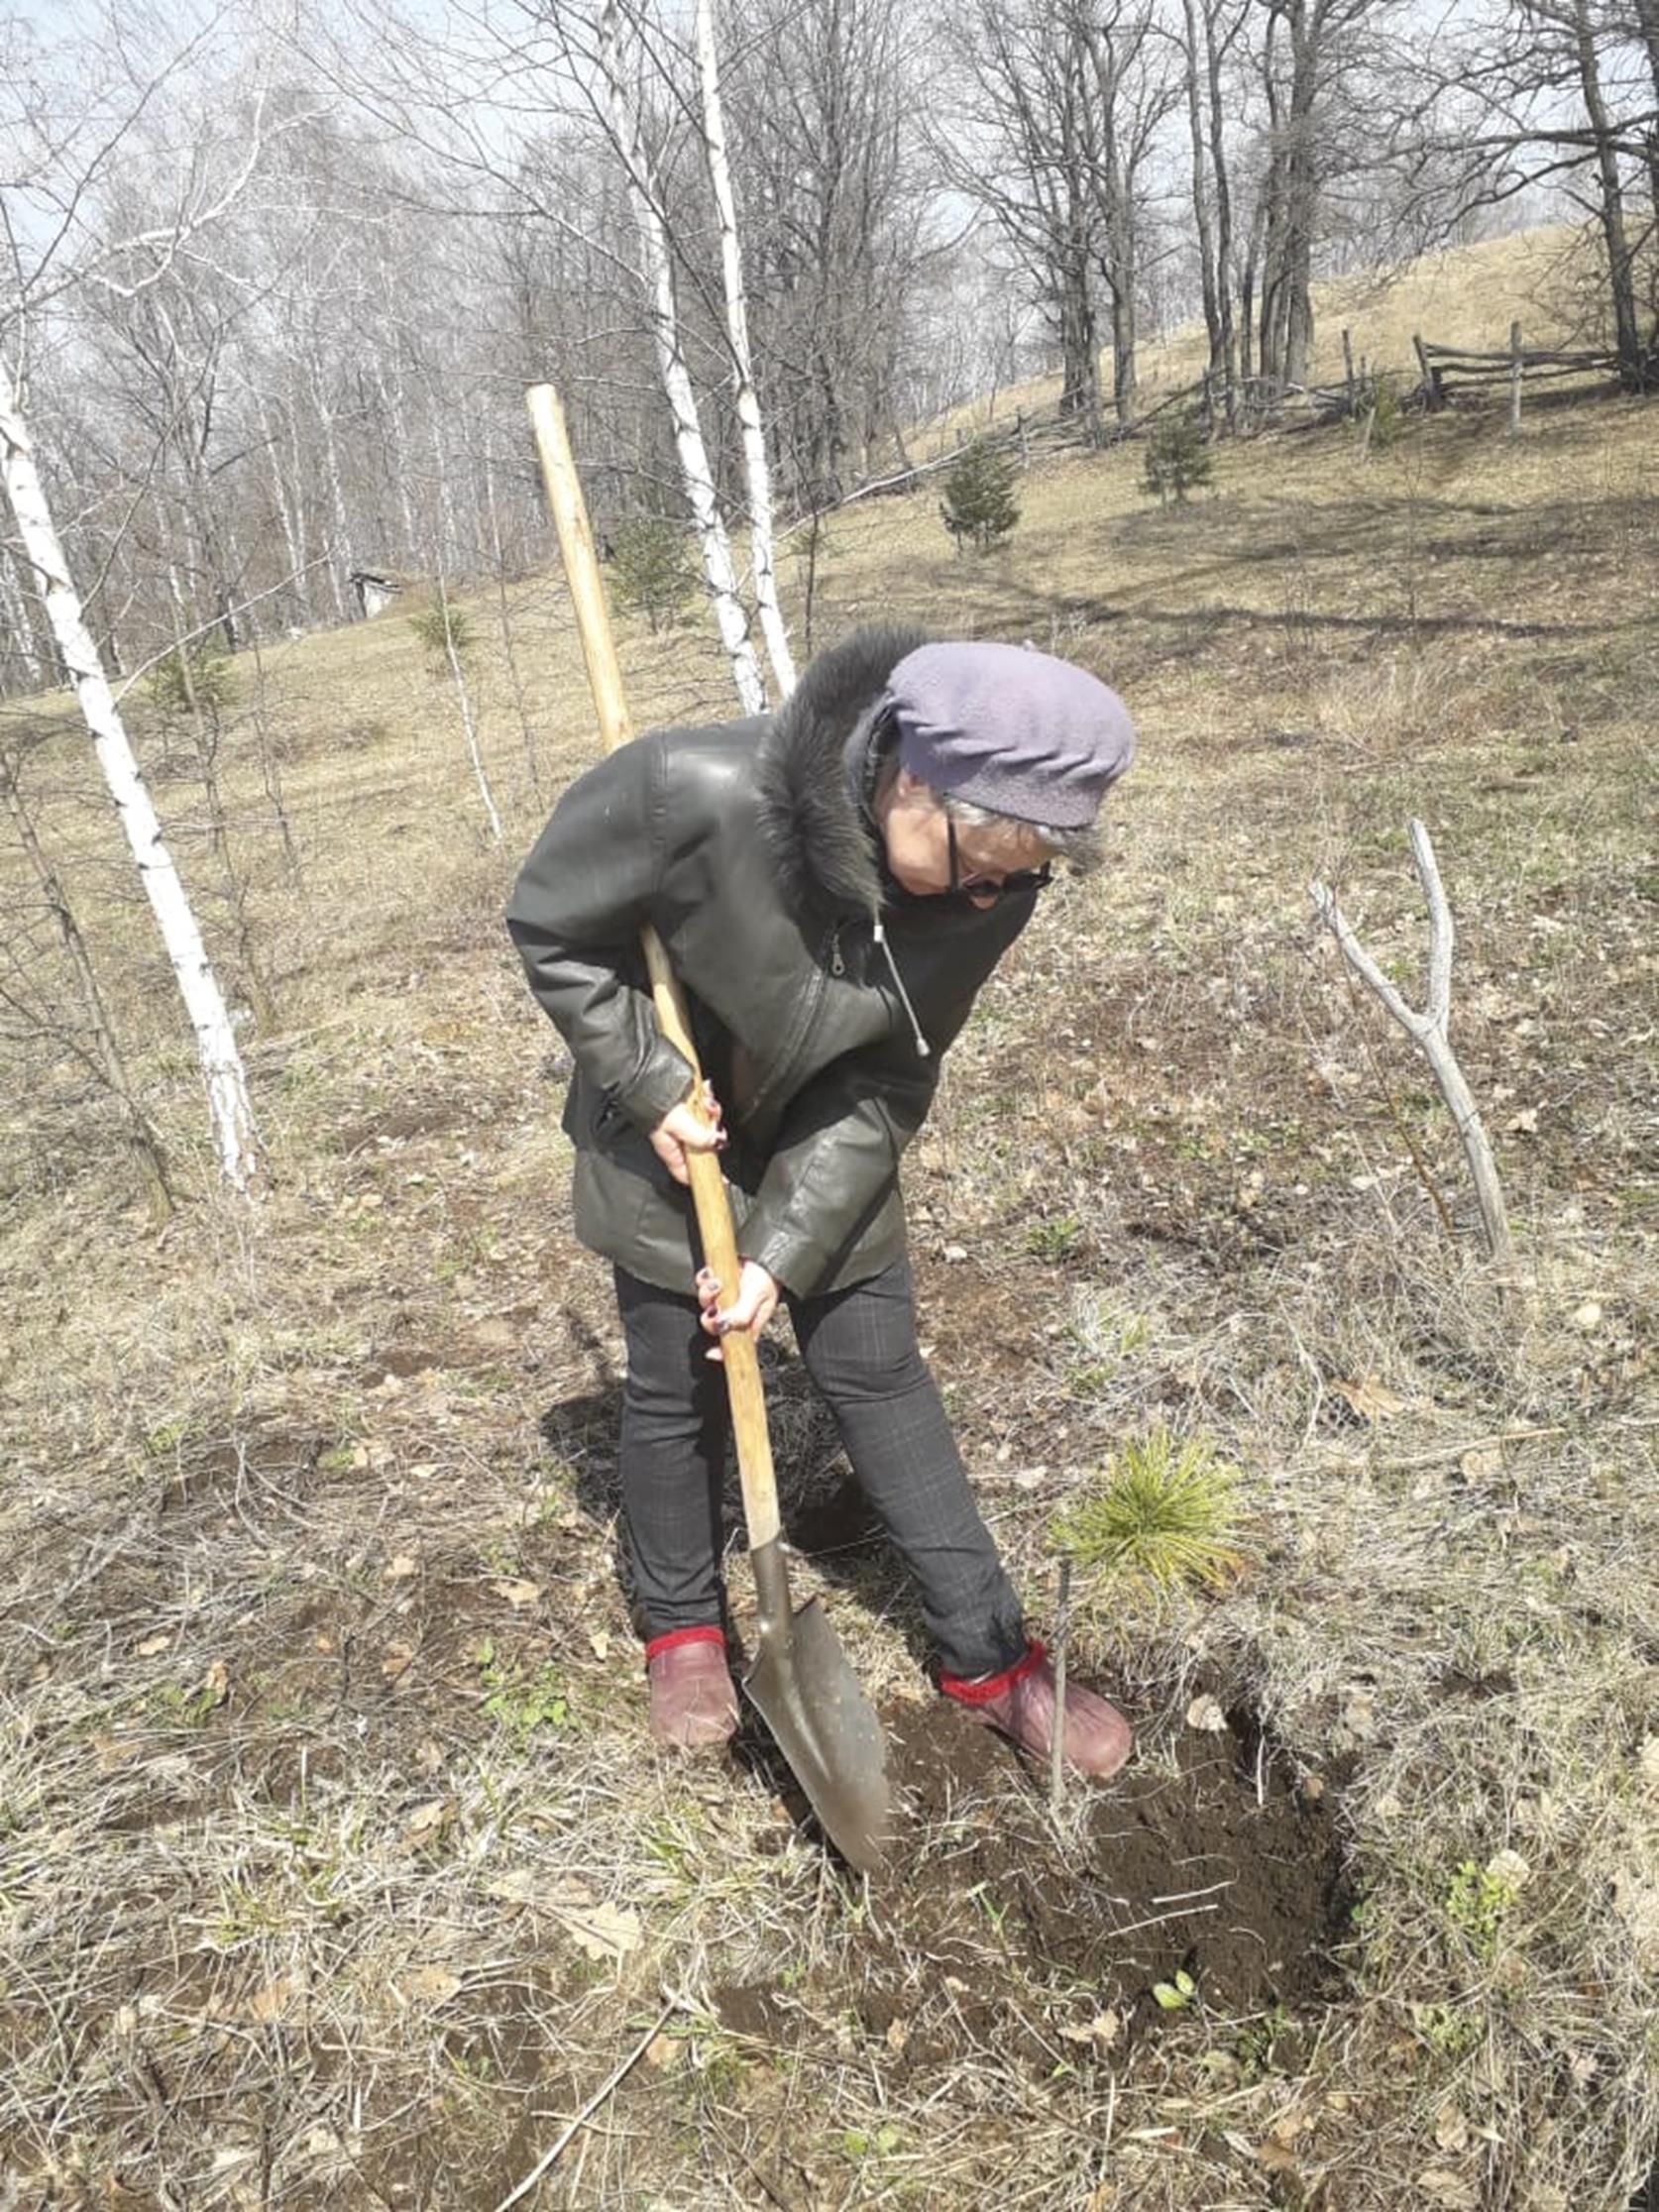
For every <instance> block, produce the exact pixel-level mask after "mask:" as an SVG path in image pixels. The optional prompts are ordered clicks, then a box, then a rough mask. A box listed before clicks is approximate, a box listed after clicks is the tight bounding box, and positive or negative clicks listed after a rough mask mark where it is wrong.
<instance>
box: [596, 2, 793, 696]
mask: <svg viewBox="0 0 1659 2212" xmlns="http://www.w3.org/2000/svg"><path fill="white" fill-rule="evenodd" d="M600 67H601V70H602V72H603V74H604V77H605V88H606V93H607V96H608V99H609V103H610V116H611V124H612V127H613V129H614V131H615V134H616V142H617V147H618V150H619V151H620V153H621V157H622V166H623V167H624V168H625V169H626V171H627V179H628V198H629V200H630V202H631V203H632V206H633V216H634V222H635V224H636V225H637V227H638V230H639V242H640V246H641V248H642V250H643V253H644V257H645V270H644V276H645V291H646V303H647V308H648V311H649V314H650V320H651V333H652V336H653V338H654V339H655V341H656V348H657V370H658V374H659V375H660V376H661V378H662V387H663V391H664V393H665V394H666V395H667V399H668V405H669V410H670V412H671V413H672V415H673V417H674V444H675V449H676V451H677V453H678V454H679V458H680V475H681V478H682V480H683V481H684V484H685V487H686V497H687V498H688V499H689V500H690V501H691V510H692V515H693V517H694V519H695V521H696V524H697V534H698V537H699V540H700V541H701V543H702V547H703V568H704V573H705V575H706V576H707V577H708V579H709V595H710V597H711V598H712V599H713V601H714V603H715V619H716V620H717V622H718V623H719V632H720V641H721V643H722V644H723V645H724V647H725V650H726V657H727V658H728V659H729V661H730V662H731V674H732V680H733V682H734V683H735V684H736V686H737V697H738V698H739V700H741V702H742V705H743V712H744V713H745V714H746V715H759V714H764V713H765V711H766V686H765V683H764V681H763V679H762V677H761V673H760V662H759V660H758V659H757V658H756V655H755V649H754V640H753V638H752V637H751V636H750V634H749V619H748V616H747V614H745V612H744V611H743V603H742V601H741V600H740V599H739V598H738V596H737V577H736V572H735V570H734V569H733V568H732V565H731V544H730V540H729V539H728V538H727V536H726V531H725V523H724V521H723V520H722V519H721V516H720V510H719V499H718V498H717V496H716V492H715V477H714V471H713V470H712V469H711V467H710V466H709V451H708V448H707V447H706V446H705V444H704V442H703V427H702V424H701V423H700V422H699V420H698V414H697V394H696V392H695V391H694V389H693V387H692V380H691V371H690V370H689V369H688V368H687V366H686V357H685V351H684V349H683V348H682V346H681V344H680V317H679V311H678V308H677V306H676V304H675V298H674V264H673V260H672V257H671V256H670V253H669V248H668V234H667V232H666V230H665V229H664V227H663V221H662V217H661V215H660V214H659V212H658V210H657V204H656V200H655V197H654V195H653V193H652V190H651V174H650V166H649V164H648V163H647V161H646V159H645V147H644V141H643V140H642V138H641V136H640V130H639V116H638V112H637V110H636V109H635V107H634V104H633V101H632V100H631V99H630V98H629V96H628V90H627V85H626V83H625V81H624V78H623V74H622V56H621V39H620V34H619V31H618V27H617V16H616V6H615V0H607V6H606V10H605V14H604V18H603V20H602V25H601V36H600Z"/></svg>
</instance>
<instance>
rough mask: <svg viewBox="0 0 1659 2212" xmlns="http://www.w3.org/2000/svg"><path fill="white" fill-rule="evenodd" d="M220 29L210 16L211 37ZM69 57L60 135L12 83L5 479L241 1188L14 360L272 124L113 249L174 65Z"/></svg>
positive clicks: (250, 1136) (181, 231)
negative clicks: (107, 228)
mask: <svg viewBox="0 0 1659 2212" xmlns="http://www.w3.org/2000/svg"><path fill="white" fill-rule="evenodd" d="M216 20H217V19H213V20H210V22H209V23H208V25H207V27H206V30H205V31H204V33H203V36H207V35H209V34H210V33H211V31H212V29H213V28H214V24H215V22H216ZM112 55H113V60H111V56H112ZM75 59H76V67H75V68H74V69H73V70H71V72H69V73H70V75H71V79H72V81H74V82H75V83H76V87H77V89H78V91H79V95H80V97H79V100H78V102H76V103H75V104H73V105H72V106H71V107H70V108H69V110H68V112H69V114H70V116H71V121H70V123H69V124H68V126H67V128H66V129H62V130H58V129H57V128H56V127H55V123H54V120H53V119H54V118H55V117H56V116H57V115H59V114H61V113H62V112H64V111H63V110H62V109H61V108H60V107H59V106H58V105H57V104H56V102H55V100H53V99H52V98H50V97H49V96H48V94H47V90H46V86H45V84H44V82H40V81H38V80H25V81H24V82H23V83H22V84H21V85H14V88H13V93H12V97H11V101H10V104H9V107H8V110H7V112H6V114H5V118H4V121H5V132H4V141H3V143H4V147H5V153H6V155H7V156H8V157H9V159H8V160H7V161H6V166H5V170H4V171H3V172H0V173H4V174H5V176H6V183H5V186H4V190H3V197H4V202H5V214H6V238H7V242H8V247H9V253H10V269H9V273H8V274H9V276H10V282H9V284H8V286H7V289H6V292H5V293H4V295H0V475H3V479H4V485H5V491H6V497H7V499H8V502H9V504H10V506H11V510H12V514H13V516H14V518H15V521H16V524H17V529H18V535H19V538H20V541H21V547H22V553H23V557H24V559H25V561H26V562H27V564H28V567H29V569H30V571H31V572H32V577H33V579H34V581H35V583H36V586H37V589H38V590H39V593H40V597H41V600H42V603H43V605H44V608H45V612H46V616H47V619H48V621H49V622H50V624H51V628H52V632H53V636H54V638H55V643H56V648H57V652H58V654H59V656H60V657H61V660H62V662H63V664H64V666H65V668H66V669H67V670H68V672H69V677H70V680H71V682H72V684H73V686H74V690H75V693H76V697H77V700H78V702H79V706H80V710H81V714H82V717H83V719H84V720H85V722H86V725H87V728H88V730H89V731H90V733H91V736H92V741H93V746H94V750H95V752H96V755H97V758H98V762H99V765H100V767H101V769H102V771H103V774H104V780H105V783H106V786H107V788H108V791H109V795H110V798H111V801H112V803H113V804H114V807H115V810H116V814H117V817H118V819H119V820H120V822H121V825H122V829H123V830H124V832H125V834H126V837H127V842H128V846H129V849H130V851H131V853H132V856H133V859H134V862H135V865H136V866H137V868H138V871H139V876H140V880H141V882H142V883H143V885H144V889H145V892H146V895H147V896H148V898H149V901H150V905H151V909H152V912H153V913H154V915H155V918H156V922H157V925H158V928H159V929H160V931H161V934H162V940H163V942H164V944H165V945H166V952H167V957H168V959H169V961H170V963H171V966H172V969H173V974H174V976H175V978H176V980H177V983H178V987H179V991H180V994H181V996H182V998H183V1000H184V1004H185V1008H186V1011H187V1013H188V1016H189V1020H190V1024H191V1027H192V1029H193V1030H194V1033H195V1037H196V1046H197V1052H198V1056H199V1059H200V1062H201V1068H202V1074H203V1078H204V1081H205V1083H206V1087H207V1095H208V1105H209V1112H210V1118H211V1123H212V1128H213V1134H214V1140H215V1145H216V1148H217V1152H218V1157H219V1162H220V1166H221V1168H222V1170H223V1172H224V1174H225V1175H226V1177H227V1179H228V1180H229V1181H230V1182H231V1183H232V1185H233V1186H234V1187H235V1188H237V1189H238V1190H242V1191H246V1190H248V1189H249V1188H250V1187H251V1186H252V1184H253V1182H254V1180H255V1178H256V1176H257V1174H258V1171H259V1166H260V1149H259V1141H258V1136H257V1133H256V1130H255V1126H254V1118H253V1112H252V1108H251V1106H250V1103H249V1098H248V1089H247V1080H246V1076H245V1073H244V1070H243V1066H242V1059H241V1054H240V1052H239V1051H238V1050H237V1044H236V1037H235V1033H234V1030H233V1028H232V1026H231V1020H230V1014H229V1010H228V1008H227V1007H226V1004H225V1001H224V996H223V994H222V992H221V990H220V988H219V983H218V979H217V977H216V975H215V973H214V970H213V967H212V964H211V962H210V960H209V958H208V955H207V951H206V948H205V946H204V945H203V942H202V939H201V933H200V930H199V928H198V927H197V924H196V918H195V915H194V912H193V911H192V909H191V906H190V902H189V900H188V898H187V897H186V896H185V893H184V889H183V886H182V884H181V883H180V881H179V877H178V872H177V869H176V868H175V866H174V865H173V860H172V855H171V853H170V851H169V850H168V847H167V844H166V838H165V836H164V835H163V831H162V827H161V824H160V822H159V821H158V820H157V817H156V812H155V809H154V807H153V805H152V804H151V800H150V794H149V791H148V790H147V788H146V786H145V782H144V778H143V776H142V775H141V774H140V771H139V766H138V762H137V759H136V758H135V756H134V753H133V749H132V745H131V743H130V741H129V739H128V736H127V731H126V729H125V726H124V724H123V722H122V719H121V715H120V712H119V709H118V708H117V706H116V703H115V699H114V696H113V694H112V693H111V690H110V686H109V682H108V679H107V677H106V675H105V673H104V669H103V665H102V662H101V660H100V658H99V655H98V651H97V647H96V645H95V644H94V642H93V639H92V636H91V634H90V632H89V630H88V629H87V626H86V622H85V618H84V615H83V612H82V608H81V602H80V599H79V596H78V594H77V592H76V590H75V587H74V584H73V582H72V580H71V576H70V570H69V564H68V561H67V559H66V557H65V554H64V550H63V546H62V542H61V539H60V537H59V534H58V530H57V527H56V524H55V520H54V516H53V511H52V506H51V503H50V500H49V498H48V496H47V491H46V487H45V485H44V483H43V481H42V476H41V471H40V468H39V466H38V464H37V460H36V453H35V443H34V440H33V438H32V436H31V433H30V428H29V425H28V422H27V421H26V419H25V415H24V409H23V404H22V396H21V392H20V389H19V384H18V376H19V371H18V369H17V367H15V366H14V363H24V362H27V360H28V358H29V342H30V339H31V336H32V334H33V331H34V329H35V327H36V325H37V323H38V322H39V320H40V318H42V317H44V316H46V315H48V314H49V313H50V312H51V310H52V308H53V307H54V305H55V303H56V302H58V301H60V300H62V299H63V298H64V297H65V296H66V295H68V294H70V293H71V292H72V291H73V290H74V289H75V288H76V287H77V286H80V287H88V286H89V287H93V288H95V289H97V290H99V291H100V292H102V293H104V294H106V295H112V296H119V295H121V294H122V293H123V292H127V293H136V292H137V291H138V290H140V289H142V288H144V287H145V286H146V285H147V284H148V283H150V282H153V281H155V280H157V279H158V278H159V277H160V276H163V275H165V274H166V269H167V267H168V266H169V264H170V259H171V258H173V257H176V256H178V255H180V254H182V253H183V252H185V251H187V250H188V249H190V248H191V247H193V246H194V245H195V244H196V243H197V242H198V241H199V240H200V239H201V238H202V237H203V236H205V235H206V234H207V233H208V231H209V230H210V229H211V226H212V225H213V224H214V223H215V222H216V221H217V220H219V219H220V218H221V217H222V216H223V215H224V214H225V212H226V211H227V210H228V209H229V208H230V207H231V206H232V205H234V203H235V200H236V198H237V197H238V195H239V194H240V192H241V191H242V190H243V189H244V188H245V187H246V185H247V183H248V181H249V179H250V178H251V176H252V175H253V173H254V170H255V168H256V167H257V165H258V160H259V155H260V150H261V145H262V140H263V119H262V116H261V112H260V110H259V107H258V105H257V103H256V104H255V105H254V106H253V108H252V109H250V110H248V111H245V112H244V113H243V114H242V115H240V116H239V117H238V119H237V121H238V125H239V131H238V137H237V140H236V141H235V142H234V143H232V142H231V141H230V140H228V139H227V140H225V141H223V142H220V143H212V142H204V143H201V144H198V145H197V146H196V147H195V148H194V149H193V150H192V153H191V155H190V158H189V160H188V161H187V162H186V163H185V165H184V166H183V167H182V170H181V171H179V172H178V174H177V190H176V196H175V198H174V200H173V203H172V205H171V206H170V207H169V209H168V210H167V213H166V223H165V225H164V223H163V222H161V221H159V220H158V221H155V222H150V223H147V224H145V225H144V226H143V227H142V228H140V229H139V230H138V231H136V232H135V233H134V234H132V235H131V236H129V237H127V238H125V239H120V240H116V239H111V238H110V237H109V236H108V235H107V234H105V233H102V232H100V231H98V230H96V229H93V228H91V227H89V223H88V217H89V214H90V213H91V212H93V211H94V210H95V187H96V186H97V185H98V184H99V183H100V182H101V180H102V178H103V176H104V174H105V170H106V166H107V163H108V160H109V157H110V152H111V148H112V146H114V145H118V144H119V143H120V140H121V138H122V136H123V134H124V132H125V131H126V130H128V129H130V128H132V127H133V125H134V123H135V122H136V120H137V118H138V117H139V116H140V115H142V114H143V112H144V110H145V108H146V107H147V106H148V105H149V104H150V103H152V102H153V101H154V100H155V99H156V97H157V94H158V90H159V88H160V86H161V85H162V84H163V83H165V82H166V79H167V77H168V75H169V74H170V72H171V71H172V70H173V69H174V68H176V67H177V66H178V65H179V59H180V55H179V53H178V50H177V49H176V48H175V49H174V50H173V51H172V52H171V53H170V54H169V55H164V56H162V57H161V58H160V59H158V60H152V61H151V62H150V63H148V64H147V65H145V66H144V67H142V68H141V70H140V73H139V74H138V75H137V77H134V76H133V75H132V74H131V73H130V71H131V67H132V63H133V59H134V55H133V52H132V49H131V48H130V47H123V46H121V45H119V44H118V43H117V44H115V45H113V46H112V47H110V48H107V49H103V50H86V51H85V52H80V51H78V50H77V55H76V57H75ZM94 61H97V62H108V63H109V74H108V77H107V80H106V82H105V83H104V86H103V88H102V94H101V97H99V98H96V99H95V98H93V96H92V94H91V92H90V91H89V89H88V86H87V84H86V82H85V77H86V73H87V68H88V66H89V65H90V64H91V63H92V62H94ZM158 253H160V255H161V257H162V258H161V261H160V263H159V264H158V263H157V262H156V260H155V257H156V256H157V254H158Z"/></svg>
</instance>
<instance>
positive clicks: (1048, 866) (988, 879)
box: [944, 814, 1054, 906]
mask: <svg viewBox="0 0 1659 2212" xmlns="http://www.w3.org/2000/svg"><path fill="white" fill-rule="evenodd" d="M944 841H945V846H946V849H947V850H948V852H949V854H950V892H951V896H952V897H953V898H963V899H972V900H974V901H976V902H977V903H979V904H980V905H987V906H988V905H990V904H991V903H992V902H993V901H994V900H997V899H1019V898H1024V897H1025V896H1026V895H1027V894H1028V893H1029V892H1033V891H1042V890H1046V889H1047V887H1048V886H1049V885H1050V884H1051V883H1052V882H1053V880H1054V870H1053V865H1052V863H1051V861H1048V860H1045V861H1044V863H1043V865H1042V867H1040V868H1016V869H1014V870H1013V872H1012V873H1011V874H1009V875H1005V876H1000V877H992V876H969V877H967V878H966V880H965V881H964V880H963V877H962V874H961V865H960V856H959V855H958V853H957V851H956V825H955V822H954V820H953V819H952V817H951V816H950V815H948V814H946V816H945V818H944Z"/></svg>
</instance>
